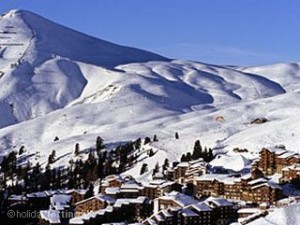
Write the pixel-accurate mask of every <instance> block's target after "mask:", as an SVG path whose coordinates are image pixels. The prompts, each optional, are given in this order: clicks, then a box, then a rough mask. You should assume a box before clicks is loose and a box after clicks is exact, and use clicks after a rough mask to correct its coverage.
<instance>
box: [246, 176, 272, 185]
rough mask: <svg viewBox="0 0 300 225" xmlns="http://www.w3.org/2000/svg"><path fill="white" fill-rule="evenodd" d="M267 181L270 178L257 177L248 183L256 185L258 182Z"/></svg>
mask: <svg viewBox="0 0 300 225" xmlns="http://www.w3.org/2000/svg"><path fill="white" fill-rule="evenodd" d="M267 181H268V180H267V179H266V178H263V177H261V178H257V179H255V180H251V181H249V182H248V184H250V185H254V184H258V183H262V182H267Z"/></svg>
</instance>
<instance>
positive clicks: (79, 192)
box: [63, 189, 86, 205]
mask: <svg viewBox="0 0 300 225" xmlns="http://www.w3.org/2000/svg"><path fill="white" fill-rule="evenodd" d="M63 193H65V194H68V195H71V196H72V204H73V205H74V204H75V203H76V202H80V201H82V200H84V196H85V194H86V189H71V190H66V191H63Z"/></svg>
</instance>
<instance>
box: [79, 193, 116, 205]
mask: <svg viewBox="0 0 300 225" xmlns="http://www.w3.org/2000/svg"><path fill="white" fill-rule="evenodd" d="M92 199H98V200H100V201H102V202H107V203H109V204H114V203H115V201H116V200H115V199H114V198H112V197H110V196H108V195H103V194H100V195H96V196H93V197H90V198H88V199H84V200H82V201H79V202H76V204H75V205H79V204H81V203H83V202H87V201H90V200H92Z"/></svg>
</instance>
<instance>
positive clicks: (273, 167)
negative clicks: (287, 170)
mask: <svg viewBox="0 0 300 225" xmlns="http://www.w3.org/2000/svg"><path fill="white" fill-rule="evenodd" d="M259 154H260V158H259V163H258V166H259V169H261V170H262V171H263V172H264V173H265V174H266V175H273V174H274V173H282V169H283V168H284V167H287V166H291V165H293V164H295V163H300V156H299V155H298V154H296V153H294V152H291V151H288V150H286V149H284V148H282V147H269V148H263V149H262V150H261V151H260V153H259Z"/></svg>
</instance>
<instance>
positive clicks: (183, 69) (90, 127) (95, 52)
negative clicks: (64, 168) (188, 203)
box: [0, 10, 300, 171]
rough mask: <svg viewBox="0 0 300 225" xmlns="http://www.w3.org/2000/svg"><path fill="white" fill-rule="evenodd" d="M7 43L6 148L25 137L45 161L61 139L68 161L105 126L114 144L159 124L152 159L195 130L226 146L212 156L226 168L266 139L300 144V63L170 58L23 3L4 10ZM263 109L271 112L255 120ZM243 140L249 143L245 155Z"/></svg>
mask: <svg viewBox="0 0 300 225" xmlns="http://www.w3.org/2000/svg"><path fill="white" fill-rule="evenodd" d="M0 46H1V49H0V50H1V54H0V57H1V58H0V71H1V74H0V87H1V88H0V113H1V117H0V128H1V129H0V151H1V154H2V155H5V154H7V153H8V152H10V151H12V150H17V149H18V148H19V147H20V146H21V145H25V147H26V149H27V153H26V154H27V155H30V160H32V161H33V162H34V161H37V160H38V161H39V162H40V163H42V164H43V163H44V164H45V163H46V162H47V158H48V155H49V153H50V152H51V151H52V150H53V149H55V150H56V154H57V156H58V157H57V158H58V159H59V160H58V162H57V163H66V162H68V161H69V159H70V153H71V152H72V151H73V149H74V144H75V143H77V142H78V143H80V146H81V148H82V149H85V148H90V147H92V146H94V143H95V138H96V137H97V136H98V135H101V137H103V138H104V139H105V141H106V143H108V144H116V143H118V142H121V141H126V140H133V139H136V138H138V137H145V136H153V135H154V134H156V135H157V136H158V139H159V141H158V142H155V143H152V144H151V145H152V147H153V148H155V149H156V150H157V151H158V153H157V154H156V155H155V157H154V158H153V159H152V160H150V159H147V160H148V161H149V162H151V163H152V162H153V163H155V162H156V160H162V159H163V158H164V157H168V158H170V159H172V160H176V159H178V158H179V157H180V156H181V154H182V153H183V152H187V151H191V150H192V147H193V143H194V141H195V140H196V139H200V140H201V142H202V143H204V145H206V146H209V147H213V148H214V149H215V152H227V153H228V155H229V156H228V158H222V159H220V160H219V161H215V162H214V163H215V165H220V164H223V163H226V162H228V165H227V166H225V167H226V168H228V167H230V166H231V165H230V163H231V162H237V163H238V168H240V167H242V166H243V165H246V164H247V163H248V159H252V158H255V157H256V153H257V152H258V150H260V148H261V147H263V146H269V145H274V144H279V143H282V144H285V145H286V146H287V147H288V148H289V149H292V150H294V151H298V150H299V147H298V146H299V145H300V141H299V140H300V138H299V135H300V128H299V126H298V124H297V122H298V121H299V119H300V107H299V106H300V103H299V101H298V99H299V95H300V92H298V91H299V89H298V87H297V84H298V79H299V76H300V70H299V68H298V67H296V66H295V65H296V64H282V65H275V66H274V67H273V66H267V67H259V68H233V67H224V66H216V65H209V64H204V63H198V62H191V61H183V60H170V59H167V58H164V57H162V56H159V55H156V54H153V53H149V52H146V51H142V50H138V49H133V48H128V47H122V46H118V45H115V44H112V43H109V42H106V41H103V40H99V39H96V38H93V37H89V36H87V35H84V34H82V33H79V32H76V31H73V30H70V29H68V28H65V27H62V26H60V25H57V24H55V23H53V22H50V21H48V20H46V19H44V18H42V17H40V16H38V15H35V14H33V13H30V12H27V11H18V10H13V11H10V12H8V13H6V14H5V15H3V16H2V17H1V19H0ZM298 75H299V76H298ZM256 118H266V119H267V120H268V122H266V123H263V124H251V121H253V120H254V119H256ZM175 132H179V135H180V138H179V139H178V140H175V138H174V133H175ZM56 136H57V137H59V141H55V142H54V141H53V140H54V138H55V137H56ZM235 147H239V148H247V149H248V150H249V151H248V152H246V153H243V156H242V157H241V156H240V154H239V153H236V152H234V151H233V148H235ZM236 154H238V155H239V156H238V157H237V158H236V159H234V157H235V155H236ZM37 155H38V156H39V157H37ZM226 159H230V160H226ZM139 166H140V165H139ZM133 170H135V171H138V169H134V168H133Z"/></svg>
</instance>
